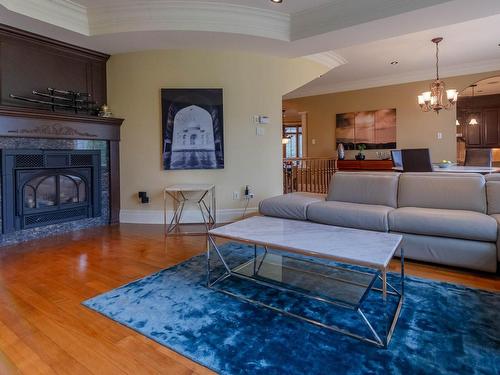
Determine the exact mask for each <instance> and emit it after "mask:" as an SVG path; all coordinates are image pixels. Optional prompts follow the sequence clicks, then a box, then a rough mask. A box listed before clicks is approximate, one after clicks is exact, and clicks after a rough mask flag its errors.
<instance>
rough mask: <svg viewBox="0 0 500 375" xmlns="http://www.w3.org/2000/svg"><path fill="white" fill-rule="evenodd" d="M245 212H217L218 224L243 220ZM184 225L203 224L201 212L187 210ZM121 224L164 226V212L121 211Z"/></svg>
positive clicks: (229, 210) (168, 214)
mask: <svg viewBox="0 0 500 375" xmlns="http://www.w3.org/2000/svg"><path fill="white" fill-rule="evenodd" d="M257 211H258V209H257V207H254V208H249V209H247V211H246V215H250V214H255V213H256V212H257ZM243 213H244V210H243V209H242V208H241V209H240V208H228V209H222V210H217V222H218V223H229V222H232V221H236V220H239V219H241V218H242V216H243ZM172 215H173V212H172V211H170V210H169V211H168V212H167V220H168V222H170V220H172ZM181 222H182V223H186V224H188V223H201V222H203V220H202V217H201V214H200V211H197V210H185V211H184V213H183V214H182V219H181ZM120 223H131V224H163V211H162V210H120Z"/></svg>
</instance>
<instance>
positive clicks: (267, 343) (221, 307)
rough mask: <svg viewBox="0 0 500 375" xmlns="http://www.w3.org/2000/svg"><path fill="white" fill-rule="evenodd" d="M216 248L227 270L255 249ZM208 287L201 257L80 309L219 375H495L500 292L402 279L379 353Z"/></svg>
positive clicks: (331, 315)
mask: <svg viewBox="0 0 500 375" xmlns="http://www.w3.org/2000/svg"><path fill="white" fill-rule="evenodd" d="M222 251H223V253H224V254H226V256H227V259H228V260H229V263H230V265H231V266H232V265H236V264H239V263H241V261H242V260H243V259H247V258H248V256H250V255H251V254H252V253H253V252H252V249H251V248H250V247H248V246H246V245H240V244H234V243H231V244H226V245H225V246H223V248H222ZM390 278H391V279H392V280H393V282H396V280H397V279H396V277H395V276H393V275H390ZM205 283H206V263H205V256H203V255H202V256H197V257H194V258H192V259H190V260H188V261H186V262H184V263H182V264H179V265H177V266H175V267H172V268H169V269H166V270H163V271H161V272H158V273H156V274H153V275H150V276H148V277H145V278H143V279H140V280H137V281H135V282H132V283H130V284H127V285H125V286H122V287H120V288H117V289H114V290H112V291H110V292H107V293H105V294H102V295H99V296H97V297H95V298H92V299H90V300H88V301H85V302H84V305H85V306H87V307H89V308H91V309H93V310H95V311H98V312H99V313H101V314H103V315H105V316H107V317H109V318H111V319H113V320H115V321H116V322H119V323H121V324H123V325H125V326H127V327H130V328H132V329H134V330H136V331H138V332H140V333H141V334H143V335H145V336H147V337H149V338H151V339H153V340H155V341H157V342H158V343H160V344H162V345H165V346H167V347H169V348H171V349H173V350H175V351H176V352H178V353H180V354H182V355H184V356H186V357H188V358H190V359H192V360H193V361H196V362H198V363H200V364H202V365H204V366H206V367H208V368H210V369H212V370H214V371H216V372H219V373H221V374H287V375H294V374H301V375H302V374H405V375H406V374H499V373H500V313H499V312H500V294H495V293H490V292H486V291H481V290H475V289H470V288H465V287H462V286H458V285H453V284H447V283H440V282H432V281H429V280H424V279H419V278H414V277H407V278H406V285H405V288H406V289H405V294H406V296H405V301H404V305H403V309H402V312H401V316H400V319H399V322H398V324H397V327H396V330H395V333H394V336H393V339H392V341H391V343H390V345H389V348H388V349H380V348H377V347H375V346H372V345H369V344H366V343H363V342H360V341H358V340H356V339H353V338H350V337H347V336H344V335H341V334H338V333H334V332H331V331H328V330H325V329H321V328H319V327H316V326H314V325H312V324H308V323H306V322H302V321H299V320H297V319H293V318H290V317H285V316H283V315H279V314H277V313H275V312H273V311H271V310H268V309H264V308H259V307H256V306H254V305H252V304H249V303H245V302H242V301H240V300H237V299H235V298H233V297H230V296H227V295H225V294H223V293H220V292H217V291H214V290H211V289H208V288H207V287H206V286H205ZM226 286H227V287H228V288H233V290H235V291H238V293H240V294H244V295H249V296H252V297H259V300H263V301H265V302H266V303H269V304H273V305H276V306H280V307H281V308H284V309H286V310H288V311H292V312H301V313H304V314H306V315H308V316H311V317H316V318H321V320H322V321H323V320H325V321H326V322H332V323H333V322H342V324H343V325H345V326H346V327H350V328H352V329H355V328H356V327H360V323H359V320H357V319H356V316H354V315H352V314H351V313H348V312H345V311H344V310H339V309H332V308H331V307H329V308H328V309H325V307H324V304H322V305H319V304H315V302H309V301H306V300H300V299H299V298H297V297H296V296H291V295H287V294H286V293H277V292H274V291H269V290H268V289H263V288H260V289H259V288H256V287H255V286H254V285H253V284H252V283H250V282H247V281H244V280H236V281H228V285H226ZM374 294H377V293H374ZM377 297H378V298H377V301H378V300H379V299H380V295H379V294H378V295H377ZM370 298H372V296H369V297H368V300H367V301H366V302H370V301H369V299H370ZM374 301H375V299H374ZM368 305H369V306H370V309H367V315H368V316H369V319H371V320H373V321H374V322H375V326H377V325H380V324H381V320H380V317H381V316H382V315H383V314H382V313H381V311H380V310H378V309H379V307H377V306H378V305H377V304H376V303H368ZM349 314H350V315H349Z"/></svg>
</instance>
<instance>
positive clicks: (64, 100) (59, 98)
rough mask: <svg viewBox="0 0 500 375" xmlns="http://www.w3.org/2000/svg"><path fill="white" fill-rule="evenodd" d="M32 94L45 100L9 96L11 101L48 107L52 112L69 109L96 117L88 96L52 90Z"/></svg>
mask: <svg viewBox="0 0 500 375" xmlns="http://www.w3.org/2000/svg"><path fill="white" fill-rule="evenodd" d="M32 93H33V95H36V97H41V98H45V99H46V100H42V99H36V98H28V97H25V96H19V95H15V94H10V95H9V96H10V97H11V98H12V99H16V100H21V101H24V102H29V103H35V104H42V105H45V106H47V107H50V110H51V111H52V112H55V111H56V109H57V108H62V109H71V110H72V111H74V112H75V113H78V111H80V112H85V113H87V114H90V115H96V108H97V107H96V103H95V102H94V101H92V100H89V98H90V94H87V93H83V92H76V91H69V90H59V89H52V88H48V89H47V92H40V91H37V90H33V91H32Z"/></svg>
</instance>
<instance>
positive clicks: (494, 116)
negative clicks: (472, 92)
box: [457, 94, 500, 148]
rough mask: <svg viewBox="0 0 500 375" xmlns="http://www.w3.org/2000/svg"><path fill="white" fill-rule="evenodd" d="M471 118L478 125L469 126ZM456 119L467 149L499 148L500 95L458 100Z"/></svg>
mask: <svg viewBox="0 0 500 375" xmlns="http://www.w3.org/2000/svg"><path fill="white" fill-rule="evenodd" d="M472 116H475V117H476V119H477V121H478V122H479V124H478V125H469V121H470V119H471V118H472ZM457 119H458V121H459V122H460V129H458V131H457V132H458V133H462V134H464V136H465V140H466V145H467V147H488V148H493V147H495V148H496V147H500V94H496V95H482V96H475V97H474V98H472V97H465V98H459V99H458V103H457Z"/></svg>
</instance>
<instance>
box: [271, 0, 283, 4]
mask: <svg viewBox="0 0 500 375" xmlns="http://www.w3.org/2000/svg"><path fill="white" fill-rule="evenodd" d="M282 2H283V0H271V3H275V4H281V3H282Z"/></svg>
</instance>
